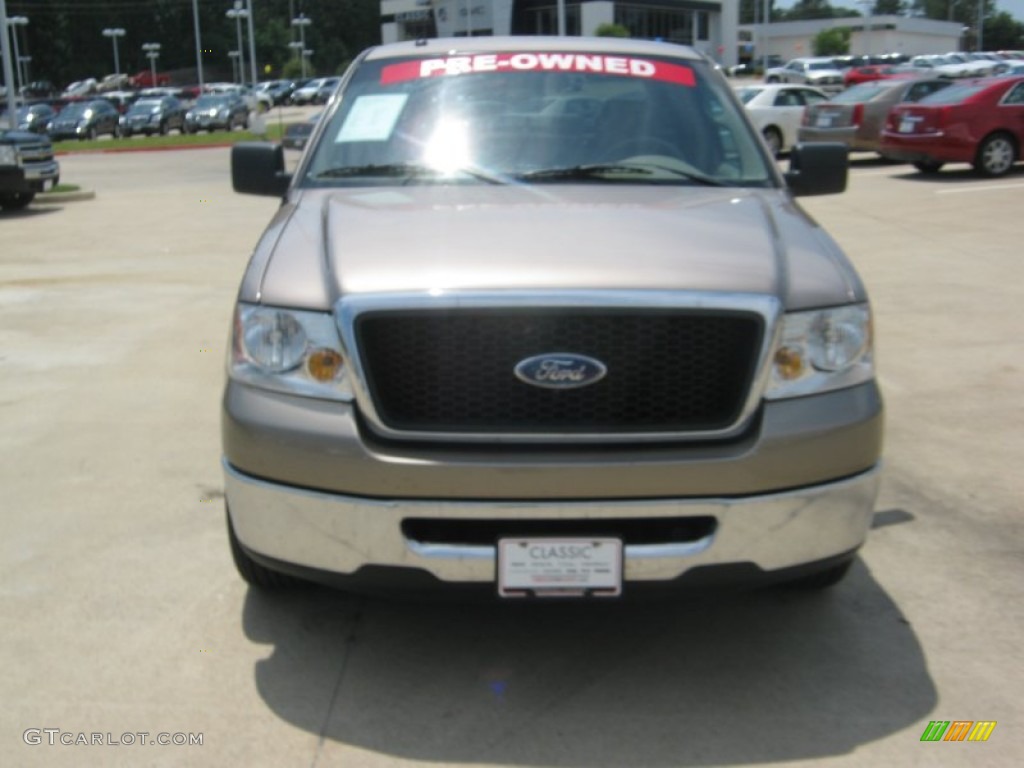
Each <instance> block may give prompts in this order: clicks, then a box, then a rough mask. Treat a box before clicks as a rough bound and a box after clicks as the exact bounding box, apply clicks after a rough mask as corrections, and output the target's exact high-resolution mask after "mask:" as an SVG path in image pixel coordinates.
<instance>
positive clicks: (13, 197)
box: [0, 192, 36, 211]
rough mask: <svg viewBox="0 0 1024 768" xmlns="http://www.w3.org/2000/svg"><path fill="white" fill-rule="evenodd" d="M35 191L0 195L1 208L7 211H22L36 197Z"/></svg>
mask: <svg viewBox="0 0 1024 768" xmlns="http://www.w3.org/2000/svg"><path fill="white" fill-rule="evenodd" d="M35 196H36V193H35V192H7V193H5V194H2V195H0V208H3V209H4V210H5V211H20V210H22V209H23V208H27V207H28V204H29V203H31V202H32V200H34V199H35Z"/></svg>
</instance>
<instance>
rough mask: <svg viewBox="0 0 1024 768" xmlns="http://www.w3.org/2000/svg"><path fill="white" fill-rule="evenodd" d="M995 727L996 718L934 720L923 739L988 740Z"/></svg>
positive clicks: (922, 735) (922, 736) (923, 734)
mask: <svg viewBox="0 0 1024 768" xmlns="http://www.w3.org/2000/svg"><path fill="white" fill-rule="evenodd" d="M995 727H996V721H995V720H953V721H949V720H932V721H930V722H929V723H928V727H926V728H925V729H924V733H922V734H921V741H988V737H989V736H991V735H992V731H994V730H995Z"/></svg>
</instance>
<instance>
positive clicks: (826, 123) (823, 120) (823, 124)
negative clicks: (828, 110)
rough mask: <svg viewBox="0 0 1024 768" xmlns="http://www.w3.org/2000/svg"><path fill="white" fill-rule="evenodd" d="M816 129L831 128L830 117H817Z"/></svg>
mask: <svg viewBox="0 0 1024 768" xmlns="http://www.w3.org/2000/svg"><path fill="white" fill-rule="evenodd" d="M818 127H819V128H831V127H832V115H818Z"/></svg>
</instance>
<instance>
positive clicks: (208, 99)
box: [196, 96, 230, 109]
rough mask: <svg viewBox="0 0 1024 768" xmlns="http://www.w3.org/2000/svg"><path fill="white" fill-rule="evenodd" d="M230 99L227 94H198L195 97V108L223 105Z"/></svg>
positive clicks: (210, 107)
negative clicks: (197, 96)
mask: <svg viewBox="0 0 1024 768" xmlns="http://www.w3.org/2000/svg"><path fill="white" fill-rule="evenodd" d="M229 101H230V97H228V96H200V97H199V98H198V99H196V109H212V108H213V107H220V106H225V105H227V104H228V102H229Z"/></svg>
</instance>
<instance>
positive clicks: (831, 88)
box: [764, 57, 843, 93]
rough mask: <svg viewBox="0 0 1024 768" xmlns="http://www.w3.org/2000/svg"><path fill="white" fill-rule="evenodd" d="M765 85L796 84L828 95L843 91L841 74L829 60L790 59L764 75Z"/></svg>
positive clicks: (822, 58)
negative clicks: (825, 92)
mask: <svg viewBox="0 0 1024 768" xmlns="http://www.w3.org/2000/svg"><path fill="white" fill-rule="evenodd" d="M764 79H765V82H766V83H796V84H799V85H810V86H813V87H815V88H821V89H822V90H823V91H828V92H829V93H838V92H839V91H841V90H843V73H842V70H840V69H839V68H838V67H837V66H836V63H835V62H834V61H832V59H829V58H824V57H819V58H803V59H792V60H791V61H788V62H786V64H785V65H783V66H781V67H772V68H771V69H769V70H767V71H766V72H765V73H764Z"/></svg>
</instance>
